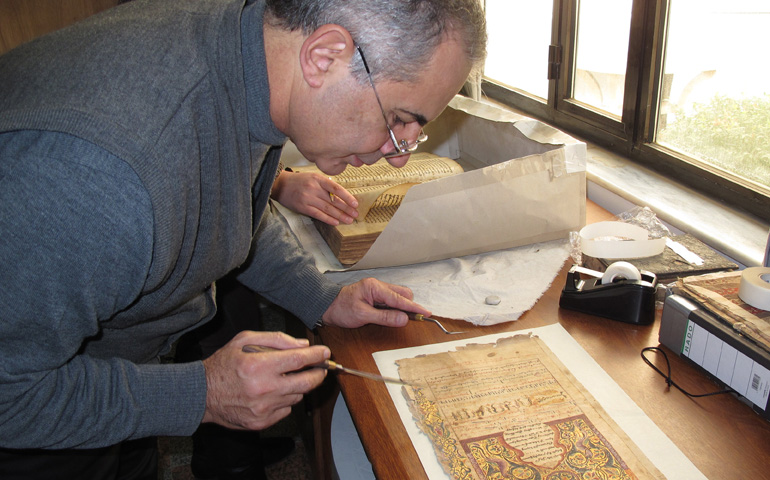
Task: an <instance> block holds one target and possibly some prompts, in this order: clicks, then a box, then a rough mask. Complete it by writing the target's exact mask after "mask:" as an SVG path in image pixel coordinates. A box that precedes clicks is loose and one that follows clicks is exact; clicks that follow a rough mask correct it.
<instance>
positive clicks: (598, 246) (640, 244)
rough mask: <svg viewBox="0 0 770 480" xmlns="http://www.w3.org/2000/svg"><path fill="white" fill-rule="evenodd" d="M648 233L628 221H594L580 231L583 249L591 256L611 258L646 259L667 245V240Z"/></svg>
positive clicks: (658, 252)
mask: <svg viewBox="0 0 770 480" xmlns="http://www.w3.org/2000/svg"><path fill="white" fill-rule="evenodd" d="M649 233H650V232H648V231H647V230H646V229H644V228H642V227H638V226H636V225H632V224H630V223H625V222H613V221H608V222H597V223H592V224H590V225H586V226H585V227H583V228H582V229H581V230H580V249H581V250H582V252H583V253H584V254H586V255H588V256H590V257H594V258H610V259H612V258H643V257H651V256H653V255H658V254H660V253H662V252H663V249H664V248H666V239H665V238H653V239H650V238H649ZM608 238H609V239H610V240H607V239H608ZM611 238H623V239H626V240H624V241H621V240H613V239H611Z"/></svg>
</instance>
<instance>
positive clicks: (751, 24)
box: [656, 0, 770, 187]
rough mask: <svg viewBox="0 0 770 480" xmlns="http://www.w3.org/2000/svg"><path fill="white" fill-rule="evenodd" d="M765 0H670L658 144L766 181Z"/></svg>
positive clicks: (769, 18)
mask: <svg viewBox="0 0 770 480" xmlns="http://www.w3.org/2000/svg"><path fill="white" fill-rule="evenodd" d="M769 31H770V2H767V1H766V0H731V1H730V2H724V1H715V0H671V7H670V13H669V25H668V39H667V45H666V57H665V68H664V70H665V73H664V77H663V89H662V93H661V100H660V110H659V112H660V113H659V115H658V131H657V136H656V140H657V142H658V143H660V144H663V145H666V146H669V147H671V148H675V149H678V150H680V151H683V152H685V153H687V154H689V155H691V156H693V157H696V158H697V159H699V160H702V161H704V162H706V163H709V164H712V165H714V166H717V167H720V168H723V169H724V170H727V171H729V172H732V173H734V174H736V175H738V176H740V177H743V178H745V179H748V180H752V181H755V182H757V183H759V184H761V185H764V186H766V187H770V94H769V93H768V83H770V80H769V79H768V74H769V73H770V63H768V61H767V58H766V55H765V54H764V53H763V51H764V49H765V44H766V40H767V32H769Z"/></svg>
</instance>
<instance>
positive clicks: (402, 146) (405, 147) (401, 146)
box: [356, 45, 428, 158]
mask: <svg viewBox="0 0 770 480" xmlns="http://www.w3.org/2000/svg"><path fill="white" fill-rule="evenodd" d="M356 49H357V50H358V54H359V55H361V61H362V62H364V68H365V69H366V74H367V75H368V76H369V83H370V84H371V86H372V90H373V91H374V96H375V97H377V104H378V105H379V106H380V112H382V118H383V120H385V128H387V129H388V135H390V141H391V142H393V147H394V150H393V151H392V152H389V153H386V154H384V155H383V157H384V158H393V157H400V156H401V155H409V154H410V153H412V152H414V151H415V150H417V147H418V146H419V145H420V144H421V143H423V142H425V141H426V140H427V139H428V136H427V135H426V134H425V132H424V131H423V130H422V128H421V129H420V133H419V135H417V140H415V141H414V142H412V143H409V142H407V141H406V140H397V139H396V134H395V133H393V129H391V128H390V124H389V123H388V116H387V115H385V109H384V108H382V102H381V101H380V95H379V94H378V93H377V89H376V88H374V80H373V79H372V72H371V71H370V70H369V65H368V64H367V63H366V57H365V56H364V51H363V50H361V47H359V46H358V45H356Z"/></svg>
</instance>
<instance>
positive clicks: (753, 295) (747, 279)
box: [738, 267, 770, 310]
mask: <svg viewBox="0 0 770 480" xmlns="http://www.w3.org/2000/svg"><path fill="white" fill-rule="evenodd" d="M738 296H739V297H741V300H743V301H744V302H746V303H748V304H749V305H751V306H752V307H754V308H759V309H760V310H770V267H751V268H747V269H746V270H744V271H743V273H741V284H740V286H739V287H738Z"/></svg>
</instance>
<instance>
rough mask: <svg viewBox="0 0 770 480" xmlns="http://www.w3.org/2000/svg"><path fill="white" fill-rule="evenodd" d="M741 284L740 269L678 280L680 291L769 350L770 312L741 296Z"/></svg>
mask: <svg viewBox="0 0 770 480" xmlns="http://www.w3.org/2000/svg"><path fill="white" fill-rule="evenodd" d="M740 285H741V272H721V273H711V274H706V275H696V276H690V277H684V278H681V279H680V280H679V281H677V288H678V290H679V293H681V294H682V295H684V296H686V297H689V298H691V299H693V300H695V301H696V302H697V303H699V304H700V305H701V306H703V307H704V308H705V309H706V310H708V311H710V312H712V313H713V314H714V315H715V316H716V317H718V318H719V319H720V320H722V321H723V322H725V323H726V324H728V325H730V326H731V327H732V328H733V329H734V330H735V331H736V332H739V333H741V334H743V335H744V336H745V337H748V338H749V339H751V340H752V341H754V343H756V344H757V345H759V346H760V347H762V348H763V349H764V350H766V351H768V352H770V312H768V311H765V310H760V309H759V308H756V307H752V306H751V305H749V304H747V303H746V302H744V301H743V300H741V297H740V296H739V295H738V290H739V289H740Z"/></svg>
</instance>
